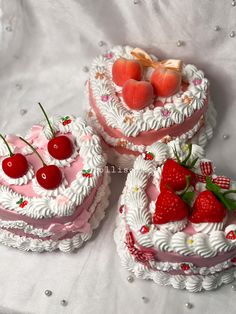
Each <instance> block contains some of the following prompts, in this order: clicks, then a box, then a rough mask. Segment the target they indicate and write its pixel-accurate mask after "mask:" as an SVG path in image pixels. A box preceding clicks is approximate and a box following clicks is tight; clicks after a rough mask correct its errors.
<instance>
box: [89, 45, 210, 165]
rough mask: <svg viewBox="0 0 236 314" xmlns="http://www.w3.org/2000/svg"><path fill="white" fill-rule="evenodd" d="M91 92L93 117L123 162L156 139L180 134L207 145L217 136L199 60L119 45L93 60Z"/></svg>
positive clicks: (113, 158) (114, 158)
mask: <svg viewBox="0 0 236 314" xmlns="http://www.w3.org/2000/svg"><path fill="white" fill-rule="evenodd" d="M87 91H88V99H89V104H90V105H89V106H90V107H89V108H90V109H89V112H88V120H89V122H90V123H91V124H92V125H93V126H94V127H95V129H96V130H97V131H98V133H99V134H100V135H101V137H102V140H103V143H104V149H105V151H106V152H107V155H108V162H109V163H111V164H114V165H116V166H118V167H121V168H125V167H131V166H132V165H133V162H134V160H135V158H136V157H137V156H139V155H140V154H141V153H143V152H145V151H146V147H147V146H150V145H152V144H154V143H155V142H164V143H167V142H169V141H171V140H173V139H176V138H180V139H181V140H184V141H186V142H187V141H188V140H191V141H192V142H195V143H197V144H199V145H201V146H204V145H205V144H206V142H207V140H208V139H210V138H211V137H212V134H213V127H214V125H215V110H214V108H213V106H212V103H211V102H210V99H209V83H208V79H207V78H206V77H205V76H204V73H203V72H202V71H201V70H198V69H197V68H196V67H195V66H194V65H191V64H186V65H185V64H183V62H182V61H180V60H172V59H171V60H165V61H158V60H157V58H156V57H155V56H152V55H151V56H150V55H148V54H147V53H146V52H144V51H143V50H141V49H139V48H135V49H133V48H131V47H129V46H124V47H121V46H116V47H114V48H113V49H111V50H109V51H108V52H107V53H106V54H104V55H101V56H99V57H98V58H96V59H95V60H94V62H93V63H92V67H91V71H90V76H89V80H88V82H87Z"/></svg>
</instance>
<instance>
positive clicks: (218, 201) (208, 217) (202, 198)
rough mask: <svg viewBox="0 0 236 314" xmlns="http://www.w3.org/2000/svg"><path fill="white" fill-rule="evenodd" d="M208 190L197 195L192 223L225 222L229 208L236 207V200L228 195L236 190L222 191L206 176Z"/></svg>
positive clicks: (191, 217)
mask: <svg viewBox="0 0 236 314" xmlns="http://www.w3.org/2000/svg"><path fill="white" fill-rule="evenodd" d="M206 188H207V190H205V191H203V192H201V193H199V195H198V196H197V198H196V200H195V202H194V205H193V209H192V213H191V215H190V217H189V220H190V221H191V222H192V223H203V222H212V223H219V222H223V220H224V218H225V217H226V214H227V209H228V210H234V209H236V201H234V200H232V199H230V198H228V197H227V195H228V194H230V193H236V191H235V190H228V191H225V192H221V188H220V187H219V186H218V185H216V184H214V183H213V182H212V180H211V179H210V178H209V177H206Z"/></svg>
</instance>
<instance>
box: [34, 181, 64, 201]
mask: <svg viewBox="0 0 236 314" xmlns="http://www.w3.org/2000/svg"><path fill="white" fill-rule="evenodd" d="M67 186H68V182H67V181H66V179H65V178H63V179H62V182H61V184H60V185H59V186H58V187H57V188H56V189H51V190H47V189H44V188H43V187H42V186H41V185H40V184H39V183H38V181H37V179H36V178H34V179H33V180H32V187H33V190H34V191H35V193H36V194H38V195H40V196H47V197H55V196H58V195H60V194H62V193H63V192H64V191H65V189H66V187H67Z"/></svg>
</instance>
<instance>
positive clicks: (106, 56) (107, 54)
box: [104, 52, 114, 59]
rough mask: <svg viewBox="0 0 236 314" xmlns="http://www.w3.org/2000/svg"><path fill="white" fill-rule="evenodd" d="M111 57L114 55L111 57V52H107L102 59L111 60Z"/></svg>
mask: <svg viewBox="0 0 236 314" xmlns="http://www.w3.org/2000/svg"><path fill="white" fill-rule="evenodd" d="M113 56H114V55H113V53H112V52H108V53H106V54H105V55H104V57H105V58H107V59H112V58H113Z"/></svg>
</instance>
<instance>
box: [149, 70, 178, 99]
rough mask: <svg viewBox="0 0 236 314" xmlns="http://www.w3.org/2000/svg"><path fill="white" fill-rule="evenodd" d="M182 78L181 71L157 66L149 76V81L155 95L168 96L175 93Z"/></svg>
mask: <svg viewBox="0 0 236 314" xmlns="http://www.w3.org/2000/svg"><path fill="white" fill-rule="evenodd" d="M181 80H182V75H181V72H178V71H174V70H171V69H167V68H164V67H163V66H159V67H157V68H156V69H155V71H154V72H153V73H152V76H151V83H152V86H153V88H154V92H155V94H156V95H158V96H160V97H169V96H172V95H174V94H176V93H177V92H178V91H179V89H180V84H181Z"/></svg>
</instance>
